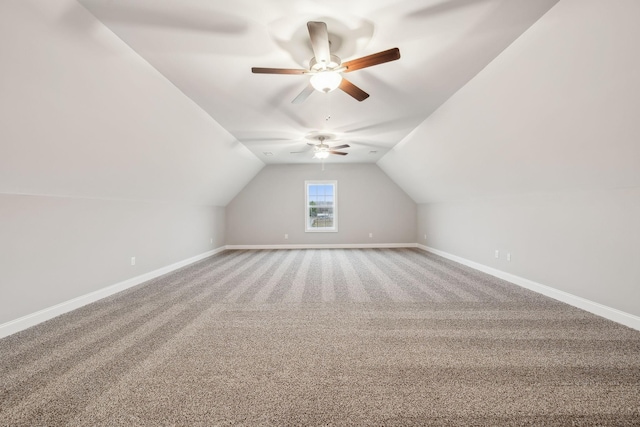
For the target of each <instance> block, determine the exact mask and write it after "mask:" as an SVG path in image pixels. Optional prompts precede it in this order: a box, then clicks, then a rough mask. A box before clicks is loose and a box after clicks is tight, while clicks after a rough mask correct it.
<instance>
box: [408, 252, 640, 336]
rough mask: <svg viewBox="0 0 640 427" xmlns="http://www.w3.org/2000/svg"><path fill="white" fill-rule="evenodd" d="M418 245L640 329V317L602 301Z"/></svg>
mask: <svg viewBox="0 0 640 427" xmlns="http://www.w3.org/2000/svg"><path fill="white" fill-rule="evenodd" d="M416 246H417V247H418V248H420V249H422V250H425V251H427V252H431V253H433V254H436V255H440V256H441V257H443V258H447V259H450V260H451V261H455V262H457V263H460V264H463V265H466V266H467V267H471V268H473V269H475V270H479V271H482V272H483V273H487V274H490V275H492V276H495V277H497V278H499V279H502V280H506V281H507V282H511V283H513V284H515V285H518V286H521V287H523V288H526V289H529V290H531V291H534V292H537V293H539V294H542V295H545V296H548V297H550V298H553V299H555V300H558V301H561V302H564V303H566V304H569V305H572V306H574V307H577V308H580V309H582V310H585V311H588V312H590V313H593V314H596V315H598V316H601V317H604V318H605V319H609V320H613V321H614V322H617V323H620V324H622V325H625V326H628V327H630V328H633V329H636V330H639V331H640V317H638V316H634V315H633V314H629V313H625V312H624V311H620V310H618V309H615V308H611V307H607V306H606V305H602V304H600V303H597V302H593V301H590V300H588V299H585V298H582V297H579V296H576V295H573V294H570V293H568V292H564V291H560V290H558V289H554V288H552V287H549V286H546V285H542V284H540V283H537V282H534V281H532V280H529V279H525V278H524V277H520V276H516V275H515V274H511V273H506V272H504V271H501V270H498V269H495V268H492V267H488V266H486V265H484V264H480V263H477V262H474V261H470V260H468V259H465V258H461V257H459V256H456V255H452V254H450V253H447V252H444V251H441V250H439V249H434V248H430V247H428V246H425V245H421V244H418V245H416Z"/></svg>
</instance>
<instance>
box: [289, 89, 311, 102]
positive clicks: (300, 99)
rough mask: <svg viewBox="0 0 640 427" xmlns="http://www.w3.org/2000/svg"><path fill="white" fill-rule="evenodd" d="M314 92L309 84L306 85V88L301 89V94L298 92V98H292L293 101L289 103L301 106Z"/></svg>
mask: <svg viewBox="0 0 640 427" xmlns="http://www.w3.org/2000/svg"><path fill="white" fill-rule="evenodd" d="M314 90H315V89H314V88H313V86H311V84H308V85H307V87H305V88H304V89H302V92H300V93H299V94H298V96H296V97H295V98H293V101H291V103H292V104H302V103H303V102H304V100H305V99H307V98H308V97H309V95H311V94H312V93H313V91H314Z"/></svg>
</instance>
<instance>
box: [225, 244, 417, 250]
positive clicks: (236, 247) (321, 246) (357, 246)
mask: <svg viewBox="0 0 640 427" xmlns="http://www.w3.org/2000/svg"><path fill="white" fill-rule="evenodd" d="M415 247H416V244H415V243H327V244H317V245H316V244H312V245H309V244H299V245H227V249H230V250H239V249H367V248H380V249H382V248H415Z"/></svg>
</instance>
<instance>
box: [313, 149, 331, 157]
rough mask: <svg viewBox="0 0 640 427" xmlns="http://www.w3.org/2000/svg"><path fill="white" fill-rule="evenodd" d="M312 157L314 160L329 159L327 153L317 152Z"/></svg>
mask: <svg viewBox="0 0 640 427" xmlns="http://www.w3.org/2000/svg"><path fill="white" fill-rule="evenodd" d="M313 157H315V158H316V159H326V158H327V157H329V152H328V151H318V152H317V153H316V154H314V155H313Z"/></svg>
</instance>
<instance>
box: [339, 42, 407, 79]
mask: <svg viewBox="0 0 640 427" xmlns="http://www.w3.org/2000/svg"><path fill="white" fill-rule="evenodd" d="M396 59H400V49H398V48H397V47H394V48H393V49H389V50H385V51H382V52H378V53H374V54H372V55H368V56H363V57H362V58H357V59H352V60H351V61H347V62H344V63H343V64H342V66H343V67H345V70H344V71H343V72H345V73H348V72H351V71H355V70H359V69H361V68H367V67H372V66H374V65H378V64H384V63H385V62H390V61H395V60H396Z"/></svg>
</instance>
